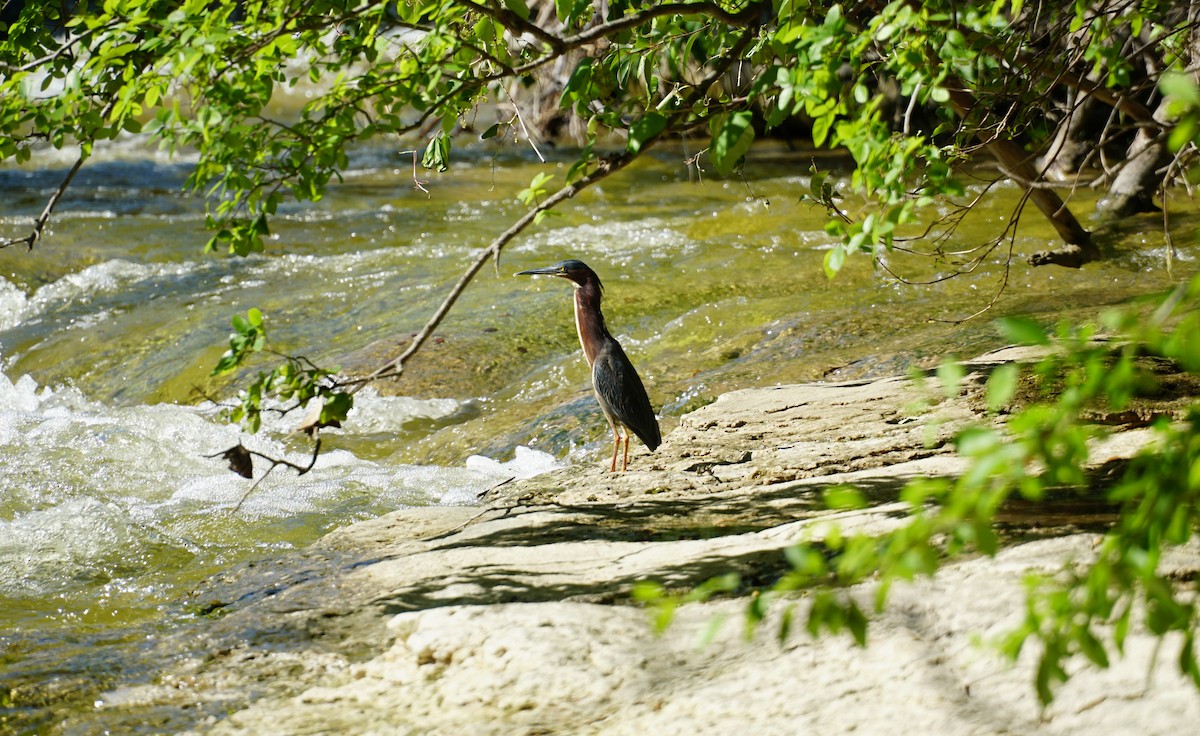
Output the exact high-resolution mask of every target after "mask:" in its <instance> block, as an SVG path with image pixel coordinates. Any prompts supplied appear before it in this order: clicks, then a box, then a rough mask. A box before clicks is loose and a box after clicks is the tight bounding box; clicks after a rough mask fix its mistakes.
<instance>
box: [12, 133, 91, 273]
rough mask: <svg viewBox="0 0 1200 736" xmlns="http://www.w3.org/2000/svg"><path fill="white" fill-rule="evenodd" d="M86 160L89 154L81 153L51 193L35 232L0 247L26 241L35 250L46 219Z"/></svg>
mask: <svg viewBox="0 0 1200 736" xmlns="http://www.w3.org/2000/svg"><path fill="white" fill-rule="evenodd" d="M86 160H87V154H85V153H80V154H79V158H78V159H76V160H75V165H74V166H72V167H71V170H70V171H68V172H67V175H66V176H64V177H63V180H62V182H61V183H59V185H58V188H57V189H55V190H54V193H53V194H51V195H50V199H49V200H48V201H47V202H46V207H45V208H44V209H43V210H42V214H40V215H38V216H37V219H36V220H34V221H33V232H31V233H29V234H28V235H26V236H25V237H23V238H16V239H13V240H6V241H4V242H3V243H0V248H7V247H8V246H10V245H16V244H17V243H25V244H26V246H27V247H28V248H29V250H33V244H34V243H36V242H37V241H39V240H41V238H42V232H43V231H44V230H45V229H46V221H47V220H49V219H50V214H51V213H53V212H54V207H55V206H56V205H57V204H58V200H60V199H62V196H63V194H65V193H66V191H67V187H69V186H71V180H72V179H74V178H75V174H76V173H78V171H79V169H80V167H82V166H83V162H84V161H86Z"/></svg>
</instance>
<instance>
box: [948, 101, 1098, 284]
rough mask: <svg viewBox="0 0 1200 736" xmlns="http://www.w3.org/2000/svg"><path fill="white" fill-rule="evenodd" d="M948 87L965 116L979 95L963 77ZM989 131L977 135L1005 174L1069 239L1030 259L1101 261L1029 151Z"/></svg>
mask: <svg viewBox="0 0 1200 736" xmlns="http://www.w3.org/2000/svg"><path fill="white" fill-rule="evenodd" d="M946 86H947V87H948V88H949V91H950V105H951V106H952V107H953V108H954V112H955V114H957V115H958V116H959V117H960V118H964V119H965V118H966V117H967V114H968V113H969V112H970V111H971V110H972V108H974V107H975V102H976V101H975V97H974V96H973V95H972V94H971V93H970V92H968V91H967V90H966V88H965V86H964V85H963V83H962V82H961V80H957V79H947V80H946ZM987 130H989V129H985V128H980V129H979V131H978V132H977V133H976V137H978V138H979V140H980V142H981V143H983V145H984V147H985V148H986V149H987V150H988V153H990V154H992V156H993V157H994V158H995V159H996V160H997V161H999V162H1000V166H1001V167H1003V168H1004V171H1005V173H1006V174H1008V175H1009V176H1011V177H1012V178H1013V179H1014V180H1016V182H1017V183H1018V184H1020V185H1021V186H1024V187H1026V189H1027V190H1028V192H1029V199H1030V200H1032V201H1033V203H1034V204H1035V205H1037V208H1038V209H1039V210H1041V212H1042V214H1043V215H1045V216H1046V219H1048V220H1050V224H1051V225H1053V226H1054V229H1055V231H1057V232H1058V236H1059V237H1060V238H1062V239H1063V241H1065V242H1066V247H1065V248H1061V249H1058V250H1054V251H1042V252H1039V253H1035V254H1034V255H1032V256H1030V259H1029V262H1030V263H1032V264H1033V265H1035V266H1041V265H1044V264H1051V263H1053V264H1057V265H1060V266H1069V267H1071V268H1079V267H1080V266H1082V265H1083V264H1085V263H1087V262H1089V261H1094V260H1098V259H1099V258H1100V250H1099V249H1098V248H1097V247H1096V245H1095V244H1094V243H1093V242H1092V235H1091V233H1089V232H1088V231H1087V230H1084V229H1083V226H1082V225H1080V224H1079V220H1076V219H1075V215H1073V214H1071V210H1069V209H1067V205H1066V203H1065V202H1063V201H1062V198H1061V197H1059V196H1058V193H1057V192H1055V191H1054V190H1053V189H1047V188H1043V187H1040V186H1038V185H1039V184H1041V183H1042V182H1043V180H1042V178H1041V176H1040V175H1039V174H1038V170H1037V169H1036V168H1035V167H1034V165H1033V161H1032V159H1031V157H1030V155H1029V153H1027V152H1026V151H1025V149H1024V148H1022V147H1021V146H1019V145H1017V144H1016V143H1014V142H1013V141H1011V140H1008V139H1007V138H996V137H994V136H992V135H989V134H988V133H987Z"/></svg>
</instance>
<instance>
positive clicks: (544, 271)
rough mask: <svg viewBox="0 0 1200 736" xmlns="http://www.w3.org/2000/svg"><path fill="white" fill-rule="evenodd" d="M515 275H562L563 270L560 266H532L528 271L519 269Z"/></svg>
mask: <svg viewBox="0 0 1200 736" xmlns="http://www.w3.org/2000/svg"><path fill="white" fill-rule="evenodd" d="M513 275H514V276H562V275H563V270H562V269H561V268H559V267H558V266H546V267H545V268H532V269H530V270H528V271H518V272H517V273H515V274H513Z"/></svg>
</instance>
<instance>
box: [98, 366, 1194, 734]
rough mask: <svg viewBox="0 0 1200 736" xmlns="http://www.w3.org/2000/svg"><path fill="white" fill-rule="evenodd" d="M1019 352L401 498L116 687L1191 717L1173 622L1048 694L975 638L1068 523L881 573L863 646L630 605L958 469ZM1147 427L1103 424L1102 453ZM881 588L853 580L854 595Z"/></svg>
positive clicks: (1146, 728)
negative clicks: (657, 613) (945, 392)
mask: <svg viewBox="0 0 1200 736" xmlns="http://www.w3.org/2000/svg"><path fill="white" fill-rule="evenodd" d="M1012 357H1013V356H1010V355H1003V356H989V357H987V358H985V359H983V360H981V361H979V362H977V363H976V364H975V368H976V370H977V371H978V373H977V374H973V375H972V376H971V377H970V379H969V380H968V383H967V387H966V392H965V394H964V395H963V396H962V397H959V398H958V399H956V400H954V401H939V400H937V399H930V400H928V401H926V402H925V404H924V405H923V406H918V405H917V402H915V401H914V400H915V399H920V398H922V397H925V398H926V399H929V397H930V396H936V394H935V393H933V392H931V391H930V392H926V391H918V390H914V388H913V386H912V385H911V384H910V383H909V382H908V381H906V380H900V379H889V380H883V381H873V382H854V383H843V384H814V385H806V386H784V387H778V388H772V389H764V390H754V391H739V392H735V393H732V394H728V395H726V396H723V397H722V398H721V399H720V400H719V401H717V402H716V403H715V404H712V405H710V406H707V407H704V408H703V409H700V410H699V411H697V412H694V413H693V414H690V415H688V416H686V417H684V418H683V419H682V421H681V422H680V426H679V427H678V428H676V430H675V431H674V432H672V433H671V434H670V435H669V436H668V437H667V438H666V442H665V444H664V446H663V447H662V448H660V450H659V451H658V452H657V453H655V454H654V455H649V454H646V453H644V452H642V453H639V454H638V455H637V456H636V457H633V458H631V467H632V469H631V471H630V472H629V473H627V474H617V475H611V474H608V473H604V472H602V469H601V464H602V463H600V462H597V463H596V464H595V465H588V466H577V467H572V468H567V469H565V470H563V471H558V472H555V473H551V474H548V475H545V476H539V477H537V478H533V479H530V480H527V481H522V482H514V483H509V484H504V485H501V486H499V487H497V488H496V489H493V491H492V492H490V493H488V494H486V497H485V499H484V502H485V506H483V507H474V508H461V507H460V508H434V509H406V510H401V511H398V512H395V513H393V514H389V515H387V516H385V517H382V518H380V519H376V520H373V521H369V522H364V523H362V524H357V525H354V526H351V527H347V528H345V529H341V530H338V531H336V532H334V533H332V534H330V535H329V536H328V537H326V538H325V539H324V540H322V541H321V542H320V543H318V544H317V545H314V546H313V547H312V548H310V549H309V550H306V551H304V552H303V553H301V554H299V555H295V556H293V557H291V558H285V559H282V560H280V562H279V565H278V569H267V570H264V569H262V568H261V566H260V567H259V568H255V569H240V570H234V571H231V572H230V573H228V574H226V575H224V576H223V577H222V578H221V579H218V580H216V581H214V582H213V584H212V586H211V587H210V589H209V590H207V591H202V592H200V593H199V594H198V598H199V600H201V601H203V600H207V599H212V600H213V601H214V603H213V607H214V608H217V607H220V610H224V611H227V613H226V615H224V616H223V617H220V618H216V619H214V620H213V621H212V623H211V625H210V626H208V627H207V628H206V629H205V630H204V632H203V633H202V634H199V635H194V637H193V638H192V639H189V640H188V641H185V642H181V641H176V642H174V644H173V645H174V646H176V647H178V648H180V649H184V650H186V651H193V652H203V654H202V655H197V656H195V657H192V658H190V659H186V660H183V661H179V660H177V659H176V660H172V659H170V658H167V659H165V660H164V661H166V662H168V663H169V664H167V665H165V671H164V672H163V674H162V675H161V676H160V678H159V680H158V682H157V683H156V684H155V685H152V686H146V687H143V688H140V689H133V688H131V689H129V690H126V691H123V692H114V693H111V694H110V696H111V698H110V700H111V702H112V703H113V704H114V705H113V706H112V707H128V706H129V704H131V703H135V702H136V704H137V705H138V707H142V708H154V707H158V708H169V707H172V708H194V709H195V710H194V712H196V713H199V714H202V715H201V716H200V717H198V720H197V722H196V723H195V726H194V727H193V728H192V730H191V733H197V734H350V733H353V734H379V735H381V736H382V735H393V734H395V735H401V734H413V735H416V734H422V735H425V734H430V735H435V734H436V735H441V734H445V735H447V736H449V735H451V734H454V735H459V734H466V735H471V736H474V735H480V736H486V735H489V734H496V735H500V734H504V735H510V734H527V735H530V736H532V735H533V734H604V735H611V736H618V735H624V734H629V735H630V736H633V735H634V734H639V735H640V734H656V735H657V734H688V735H694V734H713V735H718V736H724V735H730V736H743V735H745V734H756V735H773V734H778V735H780V736H784V735H790V734H806V733H835V734H840V733H851V732H853V733H859V734H897V733H905V734H979V735H983V734H1030V735H1035V734H1036V735H1042V734H1046V735H1049V734H1063V735H1064V736H1065V735H1067V734H1130V735H1131V736H1132V735H1134V734H1137V735H1138V736H1144V735H1148V734H1181V733H1193V732H1196V729H1197V726H1196V724H1198V723H1200V694H1198V693H1197V691H1196V689H1195V688H1194V687H1193V686H1192V685H1191V684H1190V683H1188V682H1185V681H1184V680H1183V679H1182V678H1181V677H1180V676H1179V675H1178V673H1177V671H1176V668H1175V664H1174V658H1175V656H1176V655H1177V653H1178V652H1177V649H1178V642H1175V641H1167V642H1166V643H1165V644H1164V645H1163V647H1162V648H1161V650H1160V651H1158V656H1157V659H1156V658H1155V656H1154V654H1155V641H1154V640H1153V639H1151V638H1150V637H1149V636H1148V635H1146V634H1145V633H1143V632H1142V631H1141V630H1140V629H1139V630H1135V631H1134V632H1133V633H1131V635H1130V637H1129V640H1128V641H1127V645H1126V646H1127V656H1126V657H1125V658H1124V659H1122V660H1118V661H1116V662H1114V663H1113V666H1112V668H1111V669H1109V670H1106V671H1099V670H1096V669H1093V668H1091V667H1090V666H1088V665H1087V664H1086V663H1085V662H1083V661H1078V662H1072V663H1071V671H1072V674H1073V677H1072V679H1071V681H1070V682H1069V683H1068V684H1067V685H1066V686H1065V687H1063V688H1062V689H1061V690H1060V692H1059V694H1058V698H1057V699H1056V700H1055V701H1054V703H1053V704H1052V705H1051V706H1050V707H1049V708H1048V709H1046V710H1045V711H1044V712H1043V711H1042V710H1041V709H1040V707H1039V705H1038V703H1037V699H1036V696H1035V693H1034V688H1033V667H1034V663H1035V658H1036V652H1034V651H1031V650H1028V649H1027V651H1025V652H1023V654H1022V656H1021V658H1020V659H1019V661H1018V662H1017V663H1016V664H1015V665H1014V664H1012V663H1009V662H1007V661H1005V660H1003V659H1001V658H1000V657H999V656H998V655H997V654H996V653H995V649H994V648H993V647H992V646H991V645H990V644H989V643H988V642H989V641H991V640H993V639H995V638H996V637H998V636H1000V635H1002V634H1003V633H1004V632H1006V631H1008V630H1010V629H1011V628H1012V627H1014V626H1015V625H1016V624H1017V622H1018V621H1019V620H1020V617H1021V615H1022V611H1023V606H1024V590H1025V589H1024V583H1023V580H1024V578H1025V576H1026V575H1027V574H1028V573H1029V572H1044V573H1053V572H1055V571H1057V570H1060V569H1062V568H1063V566H1065V565H1070V564H1074V563H1076V562H1080V561H1086V560H1087V559H1088V557H1089V556H1090V555H1091V554H1092V550H1093V545H1094V544H1095V541H1096V539H1097V538H1098V537H1096V536H1095V535H1094V534H1090V533H1082V532H1077V531H1076V532H1073V531H1072V529H1071V527H1070V526H1069V525H1068V526H1066V527H1064V528H1062V529H1060V530H1059V531H1058V533H1057V534H1056V535H1046V534H1040V535H1039V534H1031V538H1035V537H1038V536H1041V537H1043V538H1040V539H1036V541H1030V542H1026V543H1024V544H1016V545H1013V546H1010V547H1008V548H1006V549H1003V550H1002V551H1001V552H1000V553H999V554H998V555H997V556H996V557H995V558H977V559H961V560H957V561H954V562H951V563H950V564H948V565H946V566H945V567H944V568H943V569H942V570H941V571H940V572H939V573H938V574H937V576H936V577H934V578H933V579H931V580H920V581H917V582H916V583H913V584H911V585H898V586H896V587H894V588H893V590H892V592H891V596H890V603H889V606H888V607H887V609H886V610H885V611H883V612H882V613H880V614H879V615H878V616H877V617H875V619H874V620H873V621H872V624H871V628H870V630H869V643H870V645H869V646H868V647H867V648H865V649H864V648H859V647H856V646H855V645H854V644H853V642H852V641H850V640H849V639H848V638H847V637H845V636H840V637H835V636H826V637H823V638H820V639H812V638H810V637H809V636H808V635H807V633H805V632H803V631H796V632H793V633H792V634H791V635H790V636H789V637H787V638H786V639H785V640H783V641H782V642H781V641H780V640H779V638H778V637H777V636H776V634H777V632H778V627H779V623H780V620H781V612H782V606H783V605H794V606H796V607H797V608H798V613H801V614H802V613H803V609H804V606H805V605H807V603H806V599H805V598H804V597H803V596H798V597H796V598H795V599H793V600H791V601H790V602H788V603H786V604H784V603H779V604H776V605H775V606H774V607H773V608H772V609H771V615H770V616H769V617H768V619H767V622H766V623H765V624H764V625H763V626H762V627H761V628H760V629H759V630H758V631H757V632H756V633H755V634H754V636H753V637H751V638H749V639H747V638H745V637H744V636H743V628H744V619H743V618H742V612H743V611H744V610H745V608H746V605H747V603H748V599H747V598H736V597H735V598H730V599H724V600H719V601H713V602H709V603H703V604H701V603H693V604H688V605H684V606H682V607H680V608H679V609H678V611H677V614H676V621H675V623H674V624H673V625H672V626H671V627H670V628H668V629H667V630H666V631H665V633H663V634H662V635H659V634H657V633H656V632H655V630H654V628H653V627H652V625H651V622H650V619H649V616H648V615H647V613H646V612H645V611H644V610H642V609H639V608H638V607H636V606H634V605H631V603H632V600H631V597H630V591H631V589H632V588H633V586H634V585H635V584H636V583H637V582H639V581H642V580H647V579H650V580H657V581H660V582H663V583H665V584H667V585H669V586H679V587H683V586H692V585H696V584H698V583H700V582H702V581H703V580H705V579H707V578H709V577H711V576H714V575H718V574H721V573H724V572H727V571H730V570H734V571H737V572H739V573H741V574H742V575H743V579H746V580H749V581H751V583H752V584H759V583H765V584H769V582H770V581H771V580H773V579H775V577H777V576H778V575H779V574H780V573H782V572H783V571H784V570H785V569H786V562H785V561H784V559H783V557H782V554H781V550H782V549H783V548H784V547H786V546H787V545H788V544H790V543H793V542H795V541H797V540H800V539H814V538H819V537H820V536H821V535H823V534H825V533H826V532H827V530H828V529H829V528H830V525H831V524H833V523H836V524H838V525H839V526H840V527H841V528H842V529H847V530H855V531H864V532H878V531H883V530H886V529H889V528H892V527H893V526H894V525H896V524H898V523H900V522H901V521H902V519H901V518H900V516H901V514H900V512H902V511H903V509H904V507H903V505H902V504H900V503H899V502H898V501H897V499H898V494H899V492H900V490H901V489H902V488H903V485H904V483H905V482H906V481H907V480H908V479H910V478H917V477H926V476H937V475H953V474H955V473H957V472H960V471H961V470H962V469H963V467H964V465H963V463H962V461H961V460H960V459H959V458H957V457H956V456H955V455H954V454H953V453H952V449H951V448H950V447H949V445H948V444H947V442H948V440H949V438H951V437H952V436H953V433H954V431H955V429H956V428H957V427H960V426H962V424H963V423H964V422H966V421H972V420H973V421H983V419H982V418H981V416H980V415H979V414H978V413H976V411H974V410H973V409H972V407H973V406H976V405H977V404H978V393H979V390H980V386H981V381H982V376H983V373H984V372H985V371H986V369H987V367H988V366H989V365H991V364H994V363H996V362H999V361H1001V360H1005V359H1011V358H1012ZM1016 357H1021V356H1020V355H1018V356H1016ZM1145 441H1146V435H1145V433H1142V432H1137V431H1133V432H1122V433H1118V434H1116V435H1114V436H1113V437H1112V438H1111V439H1110V440H1108V441H1107V443H1106V444H1105V445H1104V446H1102V447H1098V448H1097V451H1096V453H1095V455H1096V457H1097V458H1098V459H1099V460H1101V461H1102V460H1105V459H1108V458H1110V457H1127V456H1128V455H1129V454H1131V453H1132V452H1134V451H1136V450H1137V448H1138V447H1140V446H1141V445H1142V444H1144V442H1145ZM842 483H854V484H855V485H857V486H858V487H859V488H860V489H862V490H863V492H864V494H865V495H866V496H867V497H868V498H869V499H870V500H871V502H872V504H873V505H872V506H871V507H870V508H869V509H867V510H864V511H857V512H845V513H840V514H830V513H829V512H827V511H824V510H823V507H822V503H821V494H822V492H823V491H824V490H825V489H827V488H829V487H831V486H834V485H838V484H842ZM1023 521H1024V523H1026V524H1027V525H1029V527H1030V529H1031V530H1036V527H1037V524H1036V523H1035V522H1036V521H1037V520H1031V519H1024V520H1023ZM1198 561H1200V555H1197V554H1196V550H1194V549H1190V550H1184V551H1181V552H1180V553H1178V554H1177V555H1176V556H1175V557H1174V558H1172V560H1170V564H1172V565H1175V566H1177V568H1178V570H1179V571H1180V574H1181V576H1186V575H1189V574H1194V573H1195V571H1196V570H1197V568H1198V567H1200V562H1198ZM872 594H873V584H871V583H867V584H864V585H862V586H859V588H857V589H856V595H861V596H862V601H863V603H864V605H867V606H869V605H870V601H871V600H872ZM705 638H711V639H712V641H711V642H709V643H708V644H703V643H702V640H703V639H705ZM121 704H124V706H122V705H121ZM203 714H207V715H203Z"/></svg>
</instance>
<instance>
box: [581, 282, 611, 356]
mask: <svg viewBox="0 0 1200 736" xmlns="http://www.w3.org/2000/svg"><path fill="white" fill-rule="evenodd" d="M575 327H576V329H577V330H578V331H579V344H580V346H581V347H582V348H583V355H584V357H586V358H587V362H588V366H591V365H592V364H594V363H595V362H596V354H597V353H599V352H600V346H601V345H603V344H604V341H605V340H607V339H611V338H610V337H609V334H608V327H606V326H605V324H604V315H603V314H601V313H600V287H599V286H598V285H597V284H594V283H590V282H589V283H585V284H582V285H577V286H576V287H575Z"/></svg>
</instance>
